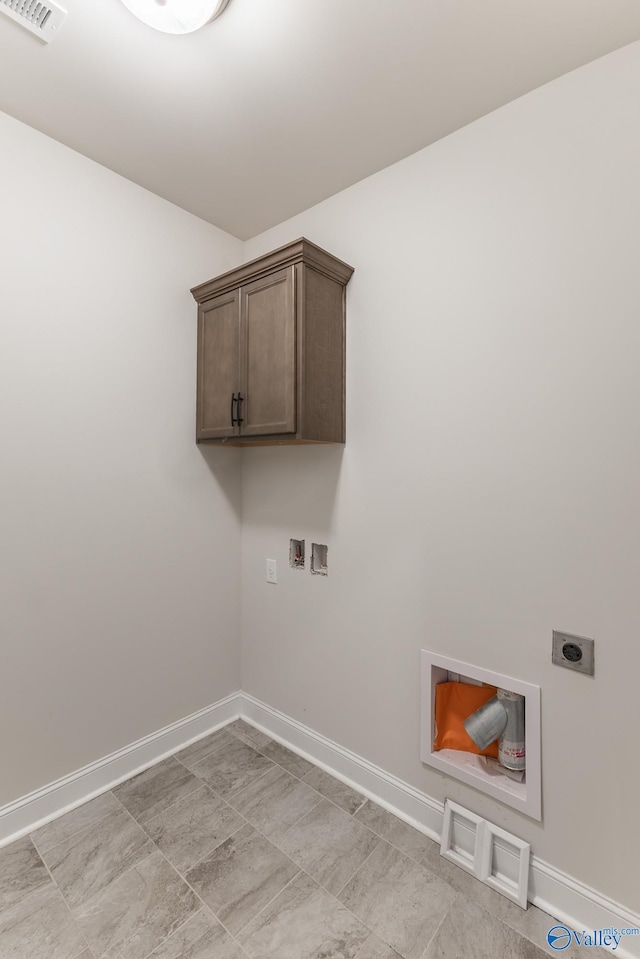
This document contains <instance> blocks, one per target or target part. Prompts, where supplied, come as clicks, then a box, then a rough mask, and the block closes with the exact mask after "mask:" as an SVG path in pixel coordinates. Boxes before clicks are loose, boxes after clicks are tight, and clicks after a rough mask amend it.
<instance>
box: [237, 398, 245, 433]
mask: <svg viewBox="0 0 640 959" xmlns="http://www.w3.org/2000/svg"><path fill="white" fill-rule="evenodd" d="M237 402H238V410H237V416H236V423H237V424H238V426H240V425H241V423H244V420H243V419H242V417H241V416H240V411H241V410H242V407H241V406H240V404H241V403H244V396H243V395H242V393H238V401H237Z"/></svg>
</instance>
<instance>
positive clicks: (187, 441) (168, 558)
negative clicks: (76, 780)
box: [0, 115, 241, 806]
mask: <svg viewBox="0 0 640 959" xmlns="http://www.w3.org/2000/svg"><path fill="white" fill-rule="evenodd" d="M0 155H1V156H2V179H1V181H0V264H1V266H0V269H1V275H2V281H1V283H0V450H1V452H0V457H1V460H2V465H1V468H0V502H1V504H2V506H1V509H0V540H1V543H2V550H1V554H0V564H1V568H0V658H1V659H0V730H1V731H2V735H1V739H2V747H1V749H0V806H1V805H2V804H4V803H6V802H8V801H10V800H13V799H16V798H17V797H19V796H21V795H23V794H25V793H27V792H29V791H31V790H33V789H34V788H36V787H39V786H43V785H45V784H47V783H49V782H51V781H52V780H55V779H57V778H58V777H60V776H62V775H64V774H66V773H69V772H72V771H74V770H76V769H78V768H79V767H81V766H83V765H84V764H86V763H88V762H91V761H93V760H96V759H99V758H100V757H102V756H104V755H106V754H108V753H110V752H112V751H113V750H115V749H118V748H119V747H122V746H125V745H127V744H129V743H131V742H133V741H134V740H136V739H138V738H140V737H141V736H143V735H146V734H147V733H150V732H153V731H155V730H157V729H159V728H161V727H163V726H165V725H166V724H168V723H170V722H173V721H175V720H177V719H181V718H182V717H184V716H186V715H188V714H190V713H192V712H194V711H195V710H197V709H200V708H202V707H204V706H207V705H209V704H210V703H212V702H215V701H216V700H218V699H220V698H221V697H223V696H225V695H227V694H228V693H230V692H232V691H234V690H236V689H238V687H239V680H240V675H239V651H238V632H239V616H238V608H239V473H238V467H239V461H238V457H237V455H236V454H235V452H234V451H230V450H222V451H209V452H204V453H202V452H200V451H198V449H197V448H196V445H195V443H194V439H193V437H194V428H195V423H194V408H195V403H194V397H195V320H196V313H195V304H194V302H193V299H192V297H191V295H190V293H189V288H190V287H191V286H193V285H194V284H196V283H199V282H202V281H203V280H205V279H207V278H208V277H210V276H213V275H215V274H216V273H219V272H221V271H222V270H224V269H228V268H230V267H231V266H234V265H235V264H236V263H237V262H239V260H240V258H241V244H240V243H239V241H237V240H235V239H234V238H232V237H230V236H228V235H227V234H225V233H222V232H221V231H220V230H217V229H215V228H214V227H212V226H210V225H208V224H206V223H204V222H203V221H201V220H198V219H196V218H195V217H193V216H191V215H189V214H187V213H184V212H183V211H181V210H179V209H177V208H176V207H174V206H171V205H170V204H169V203H167V202H165V201H164V200H160V199H159V198H157V197H155V196H153V195H151V194H150V193H146V192H145V191H143V190H141V189H140V188H139V187H137V186H134V185H133V184H131V183H129V182H127V181H126V180H123V179H122V178H120V177H118V176H116V175H115V174H113V173H111V172H109V171H107V170H105V169H104V168H102V167H100V166H98V165H97V164H95V163H93V162H91V161H89V160H87V159H85V158H84V157H81V156H79V155H78V154H76V153H74V152H72V151H70V150H68V149H66V148H65V147H62V146H60V145H59V144H57V143H55V142H53V141H52V140H49V139H47V138H46V137H44V136H42V135H41V134H39V133H36V132H35V131H34V130H32V129H30V128H28V127H26V126H23V125H21V124H19V123H17V122H16V121H15V120H13V119H11V118H10V117H7V116H4V115H0Z"/></svg>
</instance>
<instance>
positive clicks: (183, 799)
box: [134, 780, 235, 838]
mask: <svg viewBox="0 0 640 959" xmlns="http://www.w3.org/2000/svg"><path fill="white" fill-rule="evenodd" d="M198 789H206V790H207V791H208V792H209V793H211V795H212V796H213V797H214V799H218V800H219V801H220V802H222V803H224V805H225V806H228V807H229V809H231V811H232V812H235V809H233V807H232V806H229V803H228V802H227V801H226V800H225V799H223V798H222V796H219V795H218V793H217V792H216V791H215V790H214V789H212V788H211V786H209V784H208V783H205V782H202V780H200V785H199V786H198V788H197V789H194V790H193V792H190V793H188V794H187V795H186V796H181V797H180V799H176V800H174V802H172V803H171V805H170V806H167V807H166V809H163V810H162V812H159V813H157V815H155V816H152V817H151V819H149V820H147V821H146V822H145V823H138V825H140V826H142V828H143V829H144V831H145V832H147V826H150V825H151V823H152V822H155V820H156V819H159V818H160V816H164V815H165V813H168V812H169V810H170V809H173V808H174V807H175V806H179V805H180V804H181V803H183V802H186V801H187V799H191V798H192V797H193V796H194V795H195V794H196V793H197V792H198ZM134 818H135V817H134ZM136 822H137V820H136ZM149 838H151V837H149Z"/></svg>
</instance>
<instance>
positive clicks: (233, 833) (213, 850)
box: [152, 810, 253, 918]
mask: <svg viewBox="0 0 640 959" xmlns="http://www.w3.org/2000/svg"><path fill="white" fill-rule="evenodd" d="M233 811H234V812H235V810H233ZM236 815H238V816H239V815H240V813H236ZM240 818H242V817H240ZM245 826H251V827H253V823H250V822H249V820H248V819H244V820H243V822H241V823H240V825H239V826H237V827H236V829H234V830H233V832H230V833H229V835H228V836H226V837H225V838H224V839H221V840H220V842H219V843H218V844H217V846H212V847H211V849H209V850H208V851H207V852H206V853H205V854H204V856H201V857H200V859H197V860H196V862H194V863H193V864H192V865H190V866H189V868H188V869H187V870H185V872H184V873H183V872H181V871H180V870H179V869H178V867H177V866H173V863H171V865H172V866H173V868H174V869H175V870H176V872H177V873H178V875H179V876H182V878H183V879H184V881H185V882H187V877H186V874H187V873H188V872H191V870H192V869H196V867H197V866H199V865H201V864H202V863H203V862H204V861H205V860H206V859H208V858H209V856H211V855H212V853H214V852H215V851H216V849H219V848H220V846H223V845H224V844H225V842H229V840H230V839H231V838H232V837H233V836H235V835H236V834H237V833H239V832H240V830H241V829H244V827H245ZM152 842H153V840H152ZM158 849H160V847H159V846H158ZM160 852H162V850H161V849H160ZM162 854H163V855H164V856H165V859H166V858H167V857H166V855H165V854H164V853H162ZM168 861H170V860H168ZM187 885H188V883H187ZM196 895H197V894H196ZM205 905H206V903H205ZM216 918H217V916H216Z"/></svg>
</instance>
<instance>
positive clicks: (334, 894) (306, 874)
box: [300, 844, 394, 959]
mask: <svg viewBox="0 0 640 959" xmlns="http://www.w3.org/2000/svg"><path fill="white" fill-rule="evenodd" d="M378 845H379V844H377V845H376V849H377V848H378ZM374 851H375V850H373V849H372V850H371V853H373V852H374ZM368 858H369V856H367V859H368ZM365 862H366V860H365ZM362 865H363V866H364V862H363V863H362ZM300 871H301V872H303V873H304V874H305V876H308V877H309V879H311V881H312V882H314V883H315V884H316V885H317V886H319V887H320V889H322V890H323V892H326V894H327V895H328V896H331V898H332V899H333V900H335V902H336V903H337V904H338V905H339V906H340V908H341V909H345V910H346V911H347V912H348V913H349V915H350V916H353V918H354V919H355V920H356V921H357V922H359V923H360V925H361V926H364V928H365V929H366V930H367V932H368V933H369V935H370V936H376V937H377V938H378V939H379V940H380V941H381V942H384V944H385V945H386V946H389V948H390V949H393V948H394V947H393V946H392V945H391V943H388V942H387V941H386V940H385V939H383V938H382V936H381V935H380V934H379V933H378V932H376V931H375V929H372V928H371V926H370V925H369V924H368V923H367V922H365V921H364V919H362V918H361V917H360V916H358V915H357V914H356V913H355V912H354V911H353V909H351V908H350V907H349V906H348V905H347V904H346V903H345V902H342V900H341V899H338V896H337V894H336V893H335V892H329V890H328V889H327V888H326V887H325V886H323V885H322V883H321V882H319V881H318V880H317V879H314V877H313V876H311V875H310V874H309V873H308V872H307V871H306V869H301V870H300ZM356 872H358V869H356ZM355 874H356V873H355V872H354V874H353V875H354V876H355ZM351 879H353V876H352V877H351ZM351 879H349V880H347V882H346V883H345V886H346V885H347V883H349V882H351ZM342 889H344V886H342V888H341V889H340V890H339V891H340V892H342ZM367 938H368V937H367ZM365 944H366V940H365V942H363V943H362V946H361V947H360V949H359V950H358V952H360V951H361V950H362V949H363V948H364V946H365ZM353 959H357V955H356V956H354V957H353Z"/></svg>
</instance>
